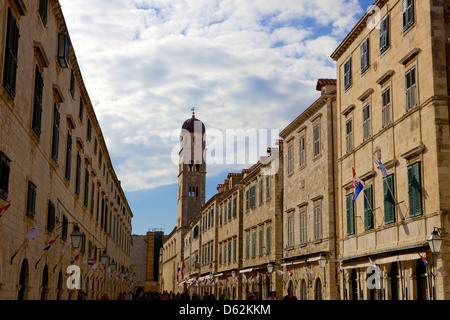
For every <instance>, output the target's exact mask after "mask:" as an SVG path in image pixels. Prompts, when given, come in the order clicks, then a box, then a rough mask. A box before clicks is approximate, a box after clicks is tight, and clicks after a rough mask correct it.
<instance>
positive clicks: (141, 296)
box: [79, 289, 297, 301]
mask: <svg viewBox="0 0 450 320" xmlns="http://www.w3.org/2000/svg"><path fill="white" fill-rule="evenodd" d="M79 299H80V300H87V295H85V294H84V293H81V296H80V298H79ZM100 300H110V297H109V296H108V294H107V293H104V294H103V296H102V297H101V299H100ZM116 300H217V299H216V297H215V295H214V294H212V293H209V292H205V294H204V295H203V296H199V295H198V294H196V293H193V294H192V296H191V295H190V294H189V293H188V292H187V290H186V291H185V292H183V293H177V294H174V293H173V292H172V291H170V292H167V291H164V292H162V293H158V292H153V291H147V292H143V291H138V292H137V293H136V294H134V293H133V292H131V291H129V292H128V293H127V292H120V293H119V295H118V296H117V298H116ZM219 300H230V299H229V298H228V297H225V296H223V295H221V296H220V297H219ZM245 300H262V297H261V295H260V294H259V292H249V293H247V297H246V299H245ZM267 300H278V298H277V294H276V292H275V291H271V292H269V295H268V297H267ZM283 300H284V301H288V300H294V301H295V300H297V297H296V296H294V295H293V294H292V289H288V292H287V295H286V296H284V298H283Z"/></svg>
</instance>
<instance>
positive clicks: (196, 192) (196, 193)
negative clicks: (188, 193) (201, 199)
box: [195, 187, 198, 197]
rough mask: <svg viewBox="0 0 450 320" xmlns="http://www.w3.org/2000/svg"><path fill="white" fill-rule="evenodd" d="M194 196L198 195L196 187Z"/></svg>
mask: <svg viewBox="0 0 450 320" xmlns="http://www.w3.org/2000/svg"><path fill="white" fill-rule="evenodd" d="M195 196H196V197H198V187H196V188H195Z"/></svg>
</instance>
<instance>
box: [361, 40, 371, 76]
mask: <svg viewBox="0 0 450 320" xmlns="http://www.w3.org/2000/svg"><path fill="white" fill-rule="evenodd" d="M360 52H361V73H363V72H364V71H366V70H367V69H368V68H369V38H367V39H366V40H365V41H364V42H363V43H362V44H361V47H360Z"/></svg>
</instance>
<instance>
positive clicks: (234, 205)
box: [233, 197, 237, 218]
mask: <svg viewBox="0 0 450 320" xmlns="http://www.w3.org/2000/svg"><path fill="white" fill-rule="evenodd" d="M236 201H237V199H236V197H234V198H233V218H236V216H237V208H236V205H237V204H236Z"/></svg>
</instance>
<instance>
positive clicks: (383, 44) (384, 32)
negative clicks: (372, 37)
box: [380, 16, 389, 53]
mask: <svg viewBox="0 0 450 320" xmlns="http://www.w3.org/2000/svg"><path fill="white" fill-rule="evenodd" d="M388 48H389V16H387V17H386V18H384V19H383V21H381V22H380V53H383V52H384V51H386V50H387V49H388Z"/></svg>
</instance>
